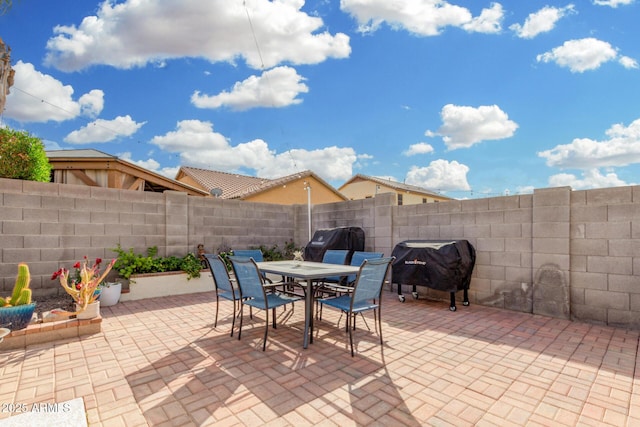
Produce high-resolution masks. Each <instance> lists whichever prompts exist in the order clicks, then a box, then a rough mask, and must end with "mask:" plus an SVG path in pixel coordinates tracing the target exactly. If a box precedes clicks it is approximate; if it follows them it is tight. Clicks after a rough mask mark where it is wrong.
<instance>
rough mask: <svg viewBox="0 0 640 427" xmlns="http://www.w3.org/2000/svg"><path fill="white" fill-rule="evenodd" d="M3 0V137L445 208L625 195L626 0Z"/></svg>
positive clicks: (630, 178) (630, 165)
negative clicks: (411, 197)
mask: <svg viewBox="0 0 640 427" xmlns="http://www.w3.org/2000/svg"><path fill="white" fill-rule="evenodd" d="M638 3H639V1H638V0H588V1H587V0H583V1H580V2H574V3H570V2H558V1H545V2H540V1H522V0H509V1H502V2H489V1H477V0H476V1H472V0H464V1H463V0H451V1H435V0H340V1H339V0H311V1H307V2H304V1H302V0H274V1H266V0H246V1H242V0H210V1H201V0H155V1H152V0H128V1H106V2H97V1H87V0H85V1H77V0H58V1H55V2H42V1H36V0H20V1H14V5H13V8H12V9H11V10H10V11H9V12H8V13H7V14H5V15H3V16H0V37H2V38H3V39H4V41H5V43H7V44H8V45H9V46H10V47H11V48H12V64H13V68H14V70H15V71H16V76H15V84H14V87H13V88H12V90H11V94H10V95H9V96H8V98H7V105H6V108H5V111H4V112H3V114H2V116H0V125H4V126H9V127H12V128H15V129H23V130H27V131H29V132H30V133H32V134H33V135H36V136H38V137H40V138H41V139H42V140H43V141H44V142H45V145H46V147H47V148H48V149H66V148H95V149H98V150H101V151H104V152H106V153H109V154H113V155H117V156H119V157H121V158H123V159H125V160H128V161H131V162H133V163H136V164H139V165H140V166H143V167H146V168H148V169H151V170H154V171H156V172H158V173H161V174H163V175H166V176H168V177H171V178H174V177H175V174H176V172H177V171H178V168H179V167H180V166H181V165H185V166H191V167H201V168H206V169H214V170H222V171H228V172H236V173H242V174H246V175H254V176H259V177H266V178H276V177H280V176H284V175H288V174H291V173H295V172H297V171H301V170H306V169H311V170H313V171H314V172H315V173H317V174H318V175H320V176H321V177H323V178H324V179H326V180H327V181H328V182H329V183H331V184H333V185H334V186H336V187H339V186H340V185H341V184H342V183H344V182H345V181H347V180H348V179H349V178H350V177H351V176H352V175H354V174H357V173H361V174H365V175H372V176H379V177H388V178H390V179H394V180H397V181H400V182H405V183H407V184H413V185H418V186H421V187H425V188H427V189H429V190H432V191H437V192H441V193H443V194H445V195H447V196H449V197H454V198H477V197H486V196H496V195H504V194H522V193H528V192H531V191H532V189H534V188H546V187H555V186H565V185H568V186H571V187H572V188H574V189H586V188H600V187H612V186H623V185H633V184H637V183H638V182H639V181H640V180H639V179H638V178H637V177H638V171H639V166H638V163H639V162H640V68H639V65H638V64H639V61H640V43H639V42H638V40H640V25H638V24H637V23H638V22H639V20H640V5H639V4H638Z"/></svg>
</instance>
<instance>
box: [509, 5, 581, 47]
mask: <svg viewBox="0 0 640 427" xmlns="http://www.w3.org/2000/svg"><path fill="white" fill-rule="evenodd" d="M574 12H575V7H574V5H572V4H570V5H568V6H565V7H552V6H545V7H543V8H542V9H540V10H539V11H537V12H535V13H532V14H530V15H529V16H528V17H527V19H525V21H524V24H522V25H520V24H513V25H511V26H510V27H509V29H510V30H513V31H514V32H515V33H516V35H517V36H518V37H520V38H524V39H532V38H534V37H535V36H537V35H538V34H540V33H546V32H548V31H551V30H553V29H554V28H555V26H556V22H558V21H559V20H560V19H561V18H563V17H564V16H566V15H568V14H570V13H574Z"/></svg>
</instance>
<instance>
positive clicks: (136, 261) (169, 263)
mask: <svg viewBox="0 0 640 427" xmlns="http://www.w3.org/2000/svg"><path fill="white" fill-rule="evenodd" d="M111 250H112V251H114V252H116V253H117V254H118V258H117V260H116V262H115V264H114V265H113V269H114V270H116V271H117V272H118V274H119V275H120V277H122V278H124V279H127V280H130V278H131V276H132V275H134V274H145V273H164V272H167V271H184V272H185V273H187V280H190V279H192V278H194V277H200V270H201V269H202V264H201V263H200V260H199V259H198V258H197V257H196V256H195V255H194V254H192V253H188V254H186V255H185V256H183V257H182V258H180V257H176V256H168V257H159V256H157V255H158V247H157V246H153V247H150V248H148V249H147V254H146V255H142V254H136V253H135V252H133V248H129V250H128V251H125V250H124V249H122V247H121V246H120V244H118V247H117V248H115V249H111Z"/></svg>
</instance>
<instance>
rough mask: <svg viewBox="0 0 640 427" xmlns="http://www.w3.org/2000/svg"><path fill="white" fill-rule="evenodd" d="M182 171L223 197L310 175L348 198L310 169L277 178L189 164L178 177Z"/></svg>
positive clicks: (238, 196)
mask: <svg viewBox="0 0 640 427" xmlns="http://www.w3.org/2000/svg"><path fill="white" fill-rule="evenodd" d="M181 172H182V173H184V174H185V175H187V176H189V177H191V178H192V179H193V180H195V181H196V182H198V184H200V185H202V186H203V187H205V188H206V189H207V191H209V192H210V191H211V190H212V189H214V188H219V189H221V190H222V195H221V196H220V197H221V198H223V199H244V198H246V197H249V196H252V195H255V194H258V193H261V192H263V191H266V190H269V189H271V188H274V187H278V186H281V185H284V184H287V183H289V182H292V181H295V180H298V179H303V178H306V177H308V176H313V177H314V178H315V179H316V180H318V181H319V182H321V183H322V184H323V185H325V186H326V187H327V188H329V189H331V190H332V191H334V192H335V193H336V194H337V195H338V196H339V197H340V198H342V199H344V200H347V198H346V197H345V196H344V195H343V194H342V193H340V192H339V191H338V190H336V189H335V188H333V187H332V186H331V185H330V184H329V183H327V182H326V181H324V180H323V179H322V178H320V177H319V176H318V175H316V174H315V173H313V172H312V171H310V170H306V171H302V172H296V173H293V174H291V175H287V176H283V177H281V178H276V179H268V178H256V177H253V176H246V175H240V174H234V173H228V172H220V171H213V170H207V169H199V168H192V167H188V166H182V167H181V168H180V172H178V178H179V176H180V173H181Z"/></svg>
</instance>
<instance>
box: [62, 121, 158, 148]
mask: <svg viewBox="0 0 640 427" xmlns="http://www.w3.org/2000/svg"><path fill="white" fill-rule="evenodd" d="M145 123H146V122H143V123H136V122H135V121H134V120H133V119H132V118H131V117H130V116H128V115H127V116H118V117H116V118H115V119H113V120H103V119H98V120H95V121H93V122H91V123H89V124H88V125H86V126H84V127H82V128H81V129H79V130H74V131H73V132H71V133H70V134H69V135H67V136H66V137H65V138H64V140H65V142H69V143H71V144H91V143H100V142H109V141H113V140H114V139H116V138H120V137H123V136H131V135H133V134H134V133H136V132H137V131H138V129H140V128H141V127H142V126H143V125H144V124H145Z"/></svg>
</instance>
